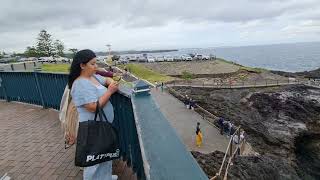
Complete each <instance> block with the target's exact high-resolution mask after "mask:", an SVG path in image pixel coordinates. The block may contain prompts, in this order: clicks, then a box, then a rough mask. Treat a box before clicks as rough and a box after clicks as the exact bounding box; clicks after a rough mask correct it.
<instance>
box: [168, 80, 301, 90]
mask: <svg viewBox="0 0 320 180" xmlns="http://www.w3.org/2000/svg"><path fill="white" fill-rule="evenodd" d="M305 83H306V81H299V80H295V81H292V80H261V81H234V82H216V83H207V82H202V81H196V82H193V81H189V82H186V81H173V82H171V83H170V84H167V86H176V87H197V88H199V87H202V88H216V89H234V88H258V87H272V86H283V85H290V84H305Z"/></svg>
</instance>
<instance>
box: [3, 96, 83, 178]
mask: <svg viewBox="0 0 320 180" xmlns="http://www.w3.org/2000/svg"><path fill="white" fill-rule="evenodd" d="M0 137H1V139H0V177H2V176H3V175H4V174H5V173H7V175H8V176H9V177H11V178H13V179H32V180H34V179H82V171H80V168H79V167H76V166H74V151H75V148H74V146H73V147H71V148H69V149H65V148H64V142H63V134H62V130H61V127H60V122H59V120H58V113H57V111H55V110H52V109H43V108H41V107H36V106H33V105H27V104H21V103H14V102H13V103H8V102H5V101H0Z"/></svg>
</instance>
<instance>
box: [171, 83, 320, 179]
mask: <svg viewBox="0 0 320 180" xmlns="http://www.w3.org/2000/svg"><path fill="white" fill-rule="evenodd" d="M174 89H175V90H176V91H178V92H179V93H181V94H188V96H190V97H191V98H192V99H194V100H195V101H196V102H197V103H198V104H199V105H200V106H201V107H203V108H205V109H206V110H208V111H209V112H211V113H213V114H215V115H217V116H222V117H224V118H226V119H229V120H231V121H232V122H233V123H234V124H236V125H241V127H242V128H244V130H245V131H246V133H247V140H248V142H249V143H250V144H251V145H252V146H253V149H254V150H255V151H256V152H258V153H259V155H257V156H242V157H238V158H236V159H235V162H234V164H233V166H231V168H230V172H229V177H230V179H256V178H259V179H319V178H320V89H319V88H314V87H309V86H305V85H288V86H281V87H272V88H250V89H244V88H243V89H220V90H219V89H218V90H217V89H209V88H183V87H174ZM193 154H194V156H195V157H196V159H197V160H198V162H199V164H200V165H201V164H205V163H203V162H204V161H205V162H206V163H207V164H209V165H210V166H211V167H215V166H216V163H213V164H212V163H211V164H210V162H213V161H212V160H210V159H212V158H213V159H214V158H216V156H217V155H216V154H217V152H215V153H214V154H211V155H210V154H208V155H199V154H196V153H193ZM218 154H219V153H218ZM201 162H202V163H201ZM202 166H203V165H202ZM203 169H204V170H205V171H206V169H208V168H205V167H203ZM213 169H214V168H213ZM214 173H216V172H213V171H212V170H211V172H210V171H209V172H207V174H208V176H209V177H212V175H213V174H214Z"/></svg>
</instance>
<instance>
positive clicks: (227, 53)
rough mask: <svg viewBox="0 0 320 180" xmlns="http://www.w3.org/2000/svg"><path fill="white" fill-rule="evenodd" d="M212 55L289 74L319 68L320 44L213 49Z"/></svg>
mask: <svg viewBox="0 0 320 180" xmlns="http://www.w3.org/2000/svg"><path fill="white" fill-rule="evenodd" d="M213 51H214V54H215V55H216V56H217V57H222V58H224V59H227V60H231V61H234V62H237V63H239V64H243V65H247V66H253V67H261V68H267V69H272V70H281V71H289V72H297V71H307V70H313V69H316V68H320V42H317V43H296V44H278V45H263V46H246V47H230V48H215V49H214V50H213Z"/></svg>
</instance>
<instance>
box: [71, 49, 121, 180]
mask: <svg viewBox="0 0 320 180" xmlns="http://www.w3.org/2000/svg"><path fill="white" fill-rule="evenodd" d="M96 71H97V64H96V55H95V53H94V52H93V51H91V50H81V51H79V52H77V53H76V54H75V56H74V59H73V62H72V65H71V68H70V74H69V82H68V85H69V88H70V89H71V96H72V99H73V102H74V104H75V105H76V107H77V111H78V113H79V122H84V121H88V120H89V119H94V115H95V111H96V107H97V103H96V102H97V101H99V105H100V107H101V108H102V110H103V111H104V113H105V114H106V116H107V120H108V121H109V122H110V123H112V121H113V118H114V114H113V106H112V104H111V102H110V101H109V99H110V97H111V95H112V94H113V93H115V92H117V90H118V84H117V83H115V82H114V81H113V80H112V79H105V78H103V77H102V76H100V75H96V74H95V73H96ZM105 86H107V87H108V88H106V87H105ZM83 178H84V179H85V180H87V179H90V180H91V179H94V180H100V179H107V180H111V179H112V161H107V162H103V163H100V164H96V165H94V166H89V167H85V168H84V171H83Z"/></svg>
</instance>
